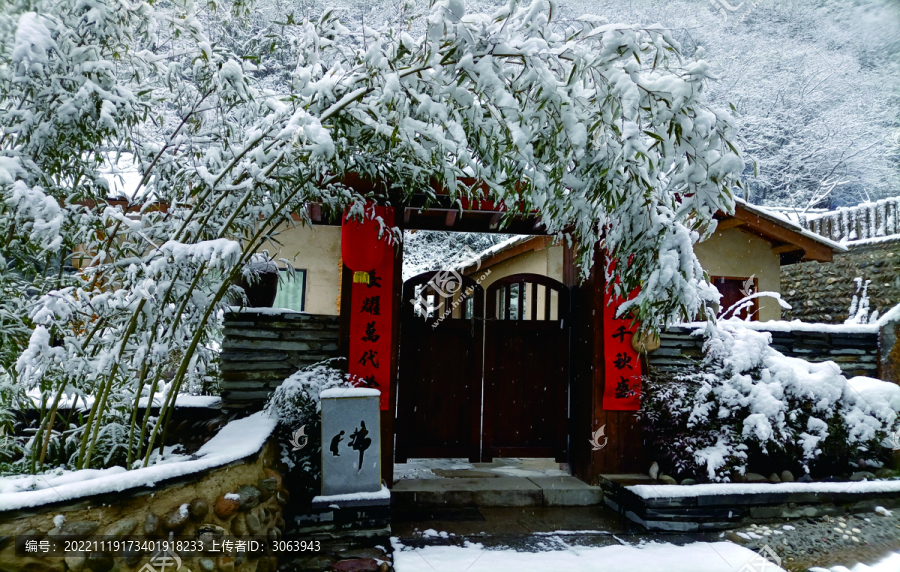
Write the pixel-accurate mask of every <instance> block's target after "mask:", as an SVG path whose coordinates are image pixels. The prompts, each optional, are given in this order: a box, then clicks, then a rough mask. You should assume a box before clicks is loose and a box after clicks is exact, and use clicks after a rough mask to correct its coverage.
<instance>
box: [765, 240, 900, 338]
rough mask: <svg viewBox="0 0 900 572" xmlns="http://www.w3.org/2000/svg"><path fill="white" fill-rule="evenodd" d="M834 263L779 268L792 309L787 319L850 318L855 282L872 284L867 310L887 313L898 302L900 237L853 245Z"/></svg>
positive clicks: (785, 313)
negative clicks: (856, 280) (865, 281)
mask: <svg viewBox="0 0 900 572" xmlns="http://www.w3.org/2000/svg"><path fill="white" fill-rule="evenodd" d="M849 248H850V251H849V252H846V253H837V252H836V253H835V255H834V261H833V262H825V263H819V262H804V263H801V264H792V265H789V266H782V267H781V296H782V298H784V299H785V301H787V303H788V304H790V305H791V306H792V308H791V309H790V310H784V311H783V313H782V318H783V319H785V320H801V321H803V322H821V323H826V324H840V323H843V322H844V320H846V319H847V317H848V316H849V309H850V303H851V301H852V299H853V295H854V294H855V293H856V284H855V283H854V281H853V279H854V278H856V277H857V276H859V277H861V278H862V279H863V280H871V283H870V284H869V290H868V296H869V308H870V310H878V313H879V314H883V313H884V312H886V311H887V310H889V309H890V308H892V307H894V306H896V305H897V304H900V236H898V237H897V239H888V240H885V241H882V242H875V243H870V244H861V245H850V246H849Z"/></svg>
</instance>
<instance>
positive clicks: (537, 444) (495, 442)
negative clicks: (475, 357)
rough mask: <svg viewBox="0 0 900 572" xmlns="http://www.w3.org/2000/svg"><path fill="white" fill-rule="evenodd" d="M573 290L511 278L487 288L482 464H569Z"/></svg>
mask: <svg viewBox="0 0 900 572" xmlns="http://www.w3.org/2000/svg"><path fill="white" fill-rule="evenodd" d="M568 318H569V290H568V288H567V287H566V286H565V285H564V284H563V283H561V282H558V281H556V280H553V279H552V278H548V277H546V276H541V275H539V274H514V275H512V276H507V277H505V278H501V279H500V280H497V281H496V282H494V283H493V284H491V285H490V286H489V287H488V290H487V314H486V318H485V344H484V357H485V359H484V420H483V435H482V455H481V457H482V461H483V462H490V461H491V459H492V458H493V457H554V458H555V459H556V460H557V461H558V462H561V463H562V462H567V461H568V459H567V442H568V431H567V426H568V387H569V376H568V369H569V368H568V364H569V319H568Z"/></svg>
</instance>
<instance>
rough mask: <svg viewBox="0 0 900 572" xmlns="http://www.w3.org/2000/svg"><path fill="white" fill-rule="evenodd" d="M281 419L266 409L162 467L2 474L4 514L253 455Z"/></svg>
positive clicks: (149, 482)
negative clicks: (278, 419) (6, 475)
mask: <svg viewBox="0 0 900 572" xmlns="http://www.w3.org/2000/svg"><path fill="white" fill-rule="evenodd" d="M276 422H277V420H276V419H273V418H271V417H268V416H266V415H265V414H264V413H263V412H259V413H256V414H254V415H251V416H249V417H244V418H243V419H238V420H235V421H232V422H231V423H229V424H228V425H226V426H225V427H223V428H222V429H221V430H220V431H219V432H218V433H217V434H216V436H215V437H213V438H212V439H210V440H209V441H208V442H207V443H206V444H205V445H203V446H202V447H200V449H199V450H198V451H197V452H196V453H194V454H193V455H170V456H168V457H167V458H164V459H163V460H161V461H160V462H159V463H158V464H156V465H151V466H149V467H145V468H140V469H134V470H132V471H128V470H126V469H125V467H111V468H109V469H82V470H80V471H63V472H61V473H56V474H50V473H48V474H44V475H24V476H22V475H16V476H10V477H0V512H2V511H7V510H18V509H23V508H28V507H34V506H40V505H44V504H49V503H55V502H60V501H72V500H75V499H80V498H84V497H89V496H94V495H100V494H107V493H117V492H122V491H125V490H128V489H132V488H137V487H152V486H155V485H156V484H157V483H159V482H161V481H165V480H168V479H172V478H176V477H183V476H186V475H190V474H193V473H199V472H201V471H205V470H208V469H212V468H215V467H219V466H222V465H227V464H228V463H233V462H234V461H239V460H240V459H243V458H245V457H249V456H251V455H253V454H255V453H256V452H258V451H259V450H260V449H262V447H263V445H264V444H265V442H266V440H267V439H268V438H269V435H270V434H271V433H272V431H273V430H274V429H275V424H276Z"/></svg>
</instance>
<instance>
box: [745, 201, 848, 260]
mask: <svg viewBox="0 0 900 572" xmlns="http://www.w3.org/2000/svg"><path fill="white" fill-rule="evenodd" d="M734 218H737V219H740V220H742V221H744V223H745V224H746V227H747V228H748V230H749V229H752V230H753V231H755V232H756V233H759V234H761V235H762V236H764V237H766V238H767V239H768V240H770V241H772V242H778V243H789V244H793V245H795V246H797V247H798V249H800V250H803V252H804V258H805V259H806V260H818V261H819V262H831V261H832V259H833V257H834V253H833V251H832V250H831V248H829V247H828V246H826V245H824V244H822V243H820V242H817V241H815V240H813V239H811V238H809V237H806V236H803V235H802V234H800V233H799V232H794V231H793V230H790V229H788V228H785V227H783V226H781V225H778V224H775V223H774V222H772V221H769V220H766V219H764V218H762V217H760V216H758V215H755V214H753V213H751V212H750V211H747V210H744V209H742V208H741V207H737V208H736V209H735V210H734ZM742 230H743V229H742Z"/></svg>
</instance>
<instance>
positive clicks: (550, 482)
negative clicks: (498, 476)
mask: <svg viewBox="0 0 900 572" xmlns="http://www.w3.org/2000/svg"><path fill="white" fill-rule="evenodd" d="M528 480H529V481H531V482H532V483H534V484H536V485H537V486H539V487H541V492H542V493H543V501H542V503H541V504H542V505H543V506H591V505H597V504H600V503H602V502H603V489H601V488H600V487H592V486H590V485H588V484H587V483H584V482H582V481H579V480H578V479H576V478H575V477H528Z"/></svg>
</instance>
